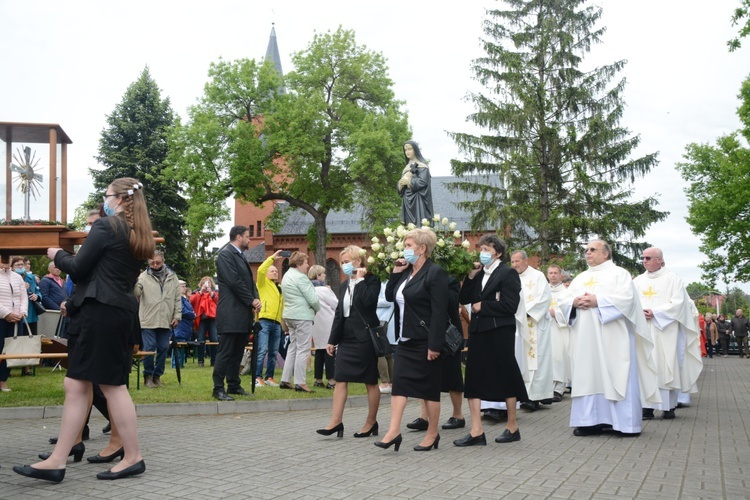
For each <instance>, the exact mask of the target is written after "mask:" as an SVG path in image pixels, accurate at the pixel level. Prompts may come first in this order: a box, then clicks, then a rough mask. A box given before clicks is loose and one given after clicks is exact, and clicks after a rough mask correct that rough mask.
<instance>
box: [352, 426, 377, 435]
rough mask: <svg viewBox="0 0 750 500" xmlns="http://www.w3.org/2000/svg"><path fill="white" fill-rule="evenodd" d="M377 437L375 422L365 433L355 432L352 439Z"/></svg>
mask: <svg viewBox="0 0 750 500" xmlns="http://www.w3.org/2000/svg"><path fill="white" fill-rule="evenodd" d="M377 435H378V423H377V422H375V423H374V424H372V427H370V430H369V431H367V432H355V433H354V437H355V438H368V437H370V436H377Z"/></svg>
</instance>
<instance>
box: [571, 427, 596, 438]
mask: <svg viewBox="0 0 750 500" xmlns="http://www.w3.org/2000/svg"><path fill="white" fill-rule="evenodd" d="M602 429H603V427H602V426H601V425H592V426H590V427H576V428H575V429H573V435H574V436H579V437H582V436H598V435H600V434H601V433H602Z"/></svg>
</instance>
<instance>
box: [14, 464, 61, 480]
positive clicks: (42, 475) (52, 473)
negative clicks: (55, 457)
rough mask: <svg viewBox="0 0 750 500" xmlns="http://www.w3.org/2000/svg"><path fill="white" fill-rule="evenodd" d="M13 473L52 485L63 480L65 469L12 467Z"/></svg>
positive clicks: (26, 466)
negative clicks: (50, 482)
mask: <svg viewBox="0 0 750 500" xmlns="http://www.w3.org/2000/svg"><path fill="white" fill-rule="evenodd" d="M13 472H15V473H16V474H21V475H22V476H26V477H32V478H34V479H42V480H44V481H52V482H53V483H59V482H60V481H62V480H63V479H64V478H65V469H35V468H33V467H32V466H30V465H14V466H13Z"/></svg>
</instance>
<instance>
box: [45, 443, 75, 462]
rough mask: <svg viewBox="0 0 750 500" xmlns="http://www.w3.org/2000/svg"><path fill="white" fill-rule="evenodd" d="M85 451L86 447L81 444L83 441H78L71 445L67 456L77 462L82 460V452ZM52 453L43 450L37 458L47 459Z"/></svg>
mask: <svg viewBox="0 0 750 500" xmlns="http://www.w3.org/2000/svg"><path fill="white" fill-rule="evenodd" d="M84 453H86V447H85V446H84V445H83V441H81V442H80V443H78V444H76V445H73V447H72V448H71V449H70V453H68V456H69V457H73V461H74V462H76V463H78V462H80V461H81V460H83V454H84ZM50 455H52V453H50V452H48V451H45V452H44V453H40V454H39V458H41V459H42V460H47V459H48V458H49V457H50Z"/></svg>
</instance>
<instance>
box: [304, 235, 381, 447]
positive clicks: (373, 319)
mask: <svg viewBox="0 0 750 500" xmlns="http://www.w3.org/2000/svg"><path fill="white" fill-rule="evenodd" d="M364 256H365V251H364V250H362V249H361V248H360V247H358V246H355V245H349V246H348V247H346V248H344V250H343V251H342V252H341V254H340V256H339V260H340V263H341V270H342V271H343V273H344V274H345V275H346V276H348V277H349V279H347V280H346V281H344V282H343V283H342V284H341V288H340V289H339V303H338V305H337V306H336V315H335V316H334V318H333V325H332V326H331V335H330V337H329V338H328V346H326V350H327V351H328V355H329V356H334V355H335V356H336V387H335V388H334V389H333V411H332V414H331V420H330V421H329V422H328V425H327V426H326V427H325V428H323V429H318V430H317V431H316V432H317V433H318V434H322V435H324V436H330V435H331V434H333V433H336V434H337V435H338V437H343V436H344V423H343V418H344V406H345V405H346V398H347V397H348V395H349V382H355V383H360V384H365V386H366V387H367V405H368V412H367V419H366V420H365V423H364V424H363V425H362V427H361V428H360V430H359V432H357V433H355V434H354V437H355V438H364V437H370V436H371V435H372V436H377V435H378V406H380V389H379V388H378V357H377V356H376V355H375V349H374V348H373V346H372V340H371V339H370V334H369V333H368V331H367V325H369V326H372V327H376V326H378V325H380V320H379V319H378V315H377V312H376V310H377V307H378V295H379V294H380V280H378V278H377V276H375V275H373V274H368V272H367V269H366V268H365V267H364V266H363V264H364V258H365V257H364Z"/></svg>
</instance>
